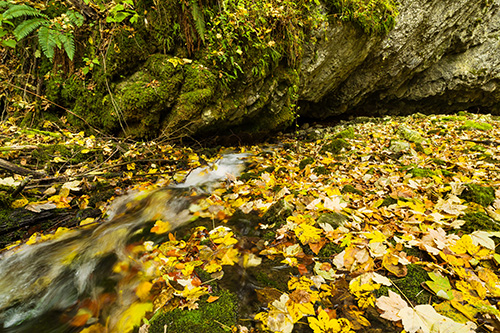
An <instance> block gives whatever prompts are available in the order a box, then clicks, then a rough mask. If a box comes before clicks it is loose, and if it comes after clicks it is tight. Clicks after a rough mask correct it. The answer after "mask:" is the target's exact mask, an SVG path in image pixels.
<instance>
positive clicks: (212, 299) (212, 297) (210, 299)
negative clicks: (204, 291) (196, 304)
mask: <svg viewBox="0 0 500 333" xmlns="http://www.w3.org/2000/svg"><path fill="white" fill-rule="evenodd" d="M218 299H219V296H210V297H209V298H208V299H207V302H208V303H212V302H215V301H216V300H218Z"/></svg>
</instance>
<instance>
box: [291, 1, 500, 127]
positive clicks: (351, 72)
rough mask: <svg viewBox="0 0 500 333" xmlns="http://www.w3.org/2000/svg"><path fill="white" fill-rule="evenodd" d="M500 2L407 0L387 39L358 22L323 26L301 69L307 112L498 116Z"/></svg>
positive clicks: (323, 114)
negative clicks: (471, 112) (483, 113)
mask: <svg viewBox="0 0 500 333" xmlns="http://www.w3.org/2000/svg"><path fill="white" fill-rule="evenodd" d="M499 7H500V3H499V1H498V0H418V1H417V0H402V1H400V6H399V11H400V13H399V16H398V18H397V23H396V26H395V27H394V28H393V29H392V30H391V31H390V32H389V33H388V34H386V35H385V36H380V35H373V36H369V35H366V34H365V33H364V32H363V31H362V30H361V29H360V28H358V27H356V26H355V25H354V24H350V23H343V24H334V23H333V24H332V23H331V24H330V25H329V26H328V27H326V28H325V30H324V31H316V32H315V34H316V37H317V38H318V39H319V42H317V43H316V44H314V45H308V46H307V48H306V52H305V56H304V59H303V62H302V66H301V71H300V73H301V81H300V82H301V83H300V93H299V95H300V97H299V100H300V104H301V105H302V106H303V107H302V108H301V110H302V111H301V113H302V114H304V115H307V116H308V117H311V118H319V119H324V118H328V117H332V116H335V115H340V114H369V115H383V114H409V113H414V112H423V113H431V112H432V113H437V112H454V111H457V110H464V109H469V110H474V111H477V110H480V111H488V112H491V113H498V112H499V108H500V104H499V103H498V100H499V97H500V91H499V90H498V89H497V86H498V84H499V79H500V71H499V70H498V68H500V67H499V65H500V57H498V51H499V49H500V40H499V39H498V31H499V28H500V15H499Z"/></svg>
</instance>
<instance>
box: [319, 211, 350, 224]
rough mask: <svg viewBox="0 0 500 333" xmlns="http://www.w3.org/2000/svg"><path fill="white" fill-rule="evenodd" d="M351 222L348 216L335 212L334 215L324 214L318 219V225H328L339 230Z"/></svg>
mask: <svg viewBox="0 0 500 333" xmlns="http://www.w3.org/2000/svg"><path fill="white" fill-rule="evenodd" d="M347 221H349V217H348V216H347V215H344V214H341V213H337V212H333V213H324V214H321V215H320V217H319V218H318V223H328V224H330V225H331V226H332V227H333V228H338V227H340V226H342V225H343V224H344V223H346V222H347Z"/></svg>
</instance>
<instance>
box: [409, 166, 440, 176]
mask: <svg viewBox="0 0 500 333" xmlns="http://www.w3.org/2000/svg"><path fill="white" fill-rule="evenodd" d="M408 173H409V174H411V175H412V177H415V178H419V177H432V176H435V175H436V172H435V171H434V170H431V169H427V168H413V169H411V170H410V171H408Z"/></svg>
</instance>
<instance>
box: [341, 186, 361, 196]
mask: <svg viewBox="0 0 500 333" xmlns="http://www.w3.org/2000/svg"><path fill="white" fill-rule="evenodd" d="M340 192H342V193H354V194H358V195H363V191H360V190H358V189H357V188H355V187H354V186H352V185H350V184H347V185H344V187H342V190H341V191H340Z"/></svg>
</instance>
